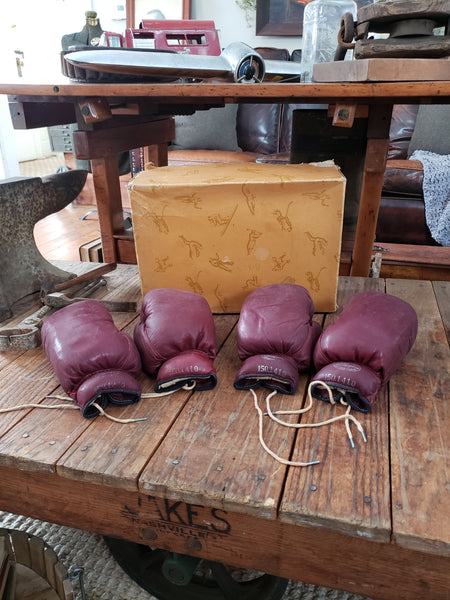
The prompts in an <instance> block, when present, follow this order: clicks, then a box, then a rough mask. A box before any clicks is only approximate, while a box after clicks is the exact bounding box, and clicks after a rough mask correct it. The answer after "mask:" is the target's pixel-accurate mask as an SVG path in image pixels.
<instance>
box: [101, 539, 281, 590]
mask: <svg viewBox="0 0 450 600" xmlns="http://www.w3.org/2000/svg"><path fill="white" fill-rule="evenodd" d="M104 539H105V542H106V545H107V546H108V548H109V550H110V551H111V554H112V555H113V556H114V558H115V559H116V561H117V562H118V564H119V565H120V566H121V567H122V569H123V570H124V571H125V573H127V575H129V576H130V577H131V578H132V579H133V580H134V581H136V583H137V584H138V585H140V586H141V587H142V588H143V589H144V590H146V591H147V592H149V593H150V594H153V596H155V597H156V598H158V600H281V598H282V596H283V594H284V592H285V591H286V588H287V585H288V580H287V579H281V578H280V577H275V576H273V575H267V574H265V573H260V572H253V571H246V570H243V569H234V568H232V567H226V566H225V565H223V564H222V563H217V562H213V561H207V560H202V559H199V558H196V557H194V556H186V555H182V554H174V553H172V552H168V551H167V550H159V549H157V548H150V547H149V546H145V545H142V544H135V543H133V542H127V541H125V540H121V539H117V538H112V537H105V538H104Z"/></svg>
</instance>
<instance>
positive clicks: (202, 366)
mask: <svg viewBox="0 0 450 600" xmlns="http://www.w3.org/2000/svg"><path fill="white" fill-rule="evenodd" d="M134 341H135V342H136V346H137V348H138V350H139V352H140V354H141V358H142V365H143V368H144V370H145V371H146V372H147V373H149V374H150V375H155V374H157V378H156V384H155V391H156V392H164V391H174V390H177V389H179V388H181V387H183V386H185V385H192V384H194V383H195V389H197V390H209V389H212V388H213V387H214V386H215V385H216V383H217V375H216V370H215V369H214V364H213V362H214V359H215V357H216V332H215V327H214V319H213V316H212V313H211V309H210V307H209V304H208V302H207V301H206V299H205V298H203V296H200V295H199V294H194V293H193V292H187V291H183V290H175V289H165V288H160V289H155V290H150V291H149V292H147V293H146V294H145V296H144V298H143V301H142V307H141V318H140V322H139V323H138V324H137V325H136V327H135V329H134Z"/></svg>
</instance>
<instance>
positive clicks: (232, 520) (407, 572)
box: [0, 467, 450, 600]
mask: <svg viewBox="0 0 450 600" xmlns="http://www.w3.org/2000/svg"><path fill="white" fill-rule="evenodd" d="M0 480H1V481H2V482H4V485H2V487H1V491H0V502H1V507H2V509H4V510H13V507H14V510H15V511H16V512H17V511H20V514H27V515H30V516H33V517H35V518H40V519H42V520H44V521H56V522H58V523H63V524H64V525H66V526H68V527H75V528H77V529H84V530H86V531H92V532H96V533H99V534H101V535H116V536H119V537H123V538H125V539H129V540H131V541H135V542H139V543H144V544H149V545H150V546H152V547H157V548H165V549H168V550H170V551H171V552H180V553H182V554H190V555H195V556H201V557H204V558H207V559H209V560H217V561H219V562H223V563H225V564H230V565H234V566H236V567H241V568H246V569H257V570H260V571H263V572H265V573H272V574H275V575H279V576H281V577H287V578H290V579H298V580H301V581H304V582H306V583H314V584H320V585H324V586H326V587H329V588H334V589H342V590H346V591H348V592H351V593H353V594H362V595H364V596H368V597H369V598H371V599H372V600H393V598H400V597H401V600H418V599H419V598H420V599H422V598H429V599H431V598H432V599H433V600H448V590H449V589H450V569H449V568H448V566H449V559H448V558H447V557H442V556H439V555H437V554H427V553H422V552H417V551H413V550H410V549H407V548H402V547H398V546H396V545H395V544H390V543H387V544H386V543H379V542H374V541H370V540H367V539H366V538H358V537H351V536H348V535H345V534H343V533H339V532H336V531H328V530H326V528H323V527H317V528H314V527H308V526H306V527H305V526H302V525H299V524H291V523H282V522H280V521H279V520H277V519H262V518H258V517H255V516H252V515H248V514H242V513H235V512H229V511H224V510H223V509H213V508H211V507H208V506H205V505H201V506H197V505H196V506H193V505H189V504H185V503H184V502H182V501H166V500H164V499H162V498H157V497H155V496H152V495H148V494H146V493H137V492H131V491H126V490H120V489H115V488H112V487H107V486H98V485H93V484H89V483H83V484H80V482H78V481H71V480H69V479H63V478H61V477H58V476H57V475H56V474H54V473H44V472H39V473H37V472H36V473H26V472H24V471H19V470H17V469H10V468H6V467H0ZM25 487H26V488H27V490H28V493H27V494H23V495H22V496H21V497H19V498H18V496H17V490H18V489H24V488H25ZM49 498H51V500H52V501H51V502H49V501H48V499H49Z"/></svg>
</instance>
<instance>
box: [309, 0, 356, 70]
mask: <svg viewBox="0 0 450 600" xmlns="http://www.w3.org/2000/svg"><path fill="white" fill-rule="evenodd" d="M357 10H358V7H357V5H356V2H355V1H354V0H312V2H310V3H309V4H307V5H306V6H305V11H304V13H303V44H302V57H301V78H300V80H301V81H304V82H310V81H312V71H313V65H314V64H315V63H319V62H333V61H334V54H335V52H336V48H337V46H338V41H337V36H338V33H339V29H340V26H341V19H342V16H343V15H344V13H347V12H349V13H352V15H353V20H354V21H356V18H357ZM346 58H351V52H348V51H347V53H346Z"/></svg>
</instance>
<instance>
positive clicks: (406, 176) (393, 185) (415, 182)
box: [383, 160, 423, 198]
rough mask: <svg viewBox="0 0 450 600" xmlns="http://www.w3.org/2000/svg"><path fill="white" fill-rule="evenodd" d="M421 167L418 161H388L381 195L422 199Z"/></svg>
mask: <svg viewBox="0 0 450 600" xmlns="http://www.w3.org/2000/svg"><path fill="white" fill-rule="evenodd" d="M422 184H423V166H422V163H421V162H420V161H418V160H388V161H387V162H386V170H385V173H384V182H383V195H391V194H395V195H400V196H415V197H418V198H422V197H423V190H422Z"/></svg>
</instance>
